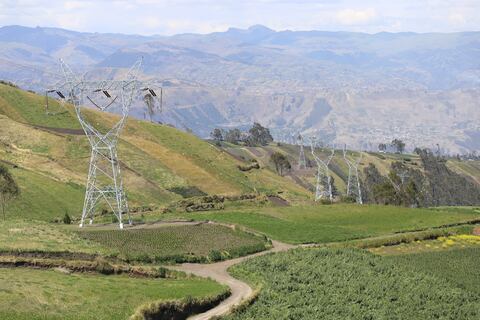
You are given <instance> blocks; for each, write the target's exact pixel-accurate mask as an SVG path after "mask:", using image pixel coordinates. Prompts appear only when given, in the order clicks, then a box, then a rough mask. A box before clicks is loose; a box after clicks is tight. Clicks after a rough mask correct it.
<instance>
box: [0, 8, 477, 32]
mask: <svg viewBox="0 0 480 320" xmlns="http://www.w3.org/2000/svg"><path fill="white" fill-rule="evenodd" d="M13 24H15V25H23V26H31V27H35V26H42V27H59V28H65V29H71V30H77V31H86V32H102V33H103V32H114V33H128V34H144V35H152V34H160V35H173V34H179V33H190V32H191V33H210V32H216V31H226V30H227V29H228V28H230V27H236V28H248V27H249V26H252V25H256V24H262V25H265V26H267V27H269V28H272V29H274V30H327V31H358V32H367V33H376V32H381V31H388V32H405V31H413V32H457V31H480V0H379V1H373V0H364V1H359V0H337V1H334V0H317V1H311V0H297V1H286V0H256V1H253V0H223V1H222V0H175V1H173V0H157V1H154V0H117V1H107V0H92V1H90V0H85V1H57V0H0V26H6V25H13Z"/></svg>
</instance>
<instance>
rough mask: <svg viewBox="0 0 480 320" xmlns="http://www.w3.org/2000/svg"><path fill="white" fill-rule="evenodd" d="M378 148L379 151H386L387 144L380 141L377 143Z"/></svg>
mask: <svg viewBox="0 0 480 320" xmlns="http://www.w3.org/2000/svg"><path fill="white" fill-rule="evenodd" d="M378 150H379V151H381V152H385V151H387V145H386V144H385V143H380V144H379V145H378Z"/></svg>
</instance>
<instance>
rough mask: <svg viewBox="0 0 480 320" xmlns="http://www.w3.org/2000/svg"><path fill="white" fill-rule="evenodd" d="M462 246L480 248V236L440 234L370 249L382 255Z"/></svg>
mask: <svg viewBox="0 0 480 320" xmlns="http://www.w3.org/2000/svg"><path fill="white" fill-rule="evenodd" d="M462 248H480V236H475V235H472V234H454V235H448V236H439V237H438V238H436V239H430V240H423V241H421V240H417V241H412V242H409V243H401V244H398V245H392V246H385V247H377V248H371V249H370V251H371V252H373V253H376V254H380V255H403V254H410V253H421V252H431V251H448V250H452V249H462Z"/></svg>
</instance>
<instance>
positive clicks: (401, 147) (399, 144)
mask: <svg viewBox="0 0 480 320" xmlns="http://www.w3.org/2000/svg"><path fill="white" fill-rule="evenodd" d="M391 145H392V147H394V148H395V150H396V151H397V153H403V151H405V143H404V142H403V141H402V140H399V139H393V140H392V143H391Z"/></svg>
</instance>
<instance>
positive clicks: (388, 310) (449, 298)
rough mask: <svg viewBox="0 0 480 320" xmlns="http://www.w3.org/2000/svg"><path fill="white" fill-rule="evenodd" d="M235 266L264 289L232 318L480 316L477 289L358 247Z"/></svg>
mask: <svg viewBox="0 0 480 320" xmlns="http://www.w3.org/2000/svg"><path fill="white" fill-rule="evenodd" d="M231 272H232V273H233V274H234V275H235V276H237V277H239V278H241V279H245V280H247V281H248V282H249V283H251V284H252V285H254V286H255V287H258V288H261V291H260V293H259V295H258V298H257V299H256V301H255V302H254V303H253V304H252V305H251V306H249V307H248V308H243V309H240V311H238V312H236V313H234V314H233V315H231V316H228V317H226V318H225V319H229V320H230V319H232V320H233V319H235V320H236V319H238V320H240V319H252V320H253V319H264V320H269V319H272V320H281V319H305V320H310V319H311V320H316V319H423V320H424V319H457V320H459V319H465V320H467V319H477V318H478V317H480V302H479V296H478V295H475V294H474V293H473V292H471V291H468V290H463V289H461V288H458V287H454V286H452V285H451V283H450V282H449V281H448V280H446V279H443V278H441V277H435V276H432V275H429V274H427V273H423V272H421V271H418V270H415V271H412V270H410V269H409V268H406V267H404V266H403V265H402V264H399V263H396V262H395V261H389V260H388V259H385V258H383V257H378V256H374V255H373V254H371V253H368V252H365V251H360V250H358V249H297V250H294V251H289V252H287V253H280V254H275V255H268V256H264V257H260V258H257V259H253V260H249V261H247V262H245V263H242V264H240V265H237V266H234V267H233V268H232V269H231ZM313 279H314V280H313ZM312 280H313V281H312Z"/></svg>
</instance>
